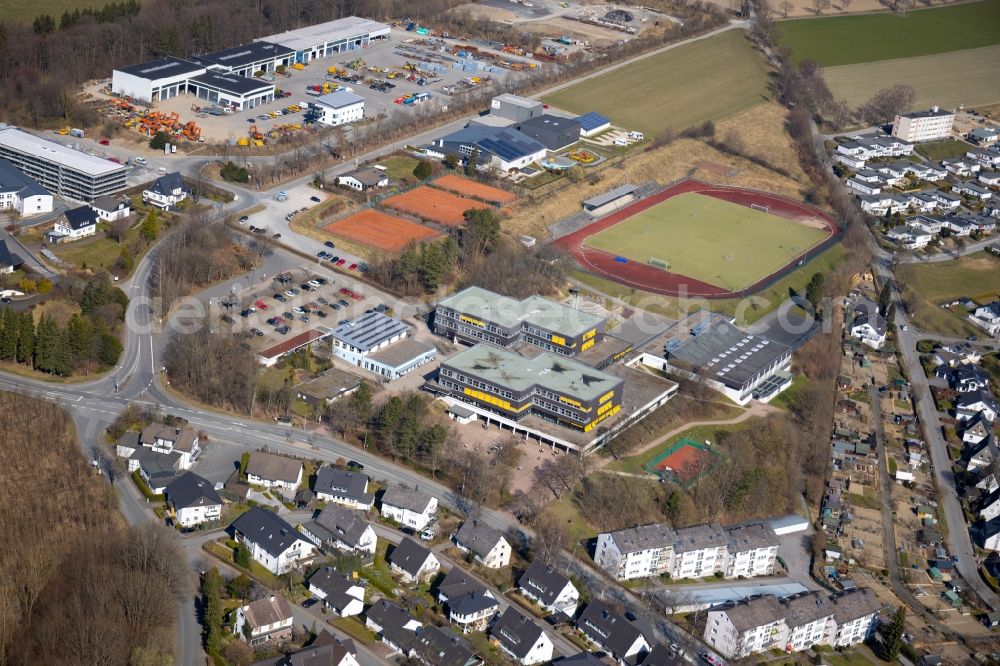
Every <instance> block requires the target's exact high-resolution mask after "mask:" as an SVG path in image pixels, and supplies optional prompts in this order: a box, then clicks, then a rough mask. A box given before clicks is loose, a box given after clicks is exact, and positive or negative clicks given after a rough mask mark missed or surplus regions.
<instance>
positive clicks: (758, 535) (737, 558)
mask: <svg viewBox="0 0 1000 666" xmlns="http://www.w3.org/2000/svg"><path fill="white" fill-rule="evenodd" d="M726 535H727V537H728V538H729V543H728V544H727V560H726V569H725V572H726V578H739V577H744V578H753V577H756V576H770V575H771V574H773V573H774V569H775V564H776V563H777V559H778V545H779V543H780V542H779V540H778V535H776V534H775V533H774V529H773V528H772V527H771V526H770V525H765V524H763V523H754V524H750V525H743V526H739V527H729V528H726Z"/></svg>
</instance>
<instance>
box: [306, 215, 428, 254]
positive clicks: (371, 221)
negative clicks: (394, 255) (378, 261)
mask: <svg viewBox="0 0 1000 666" xmlns="http://www.w3.org/2000/svg"><path fill="white" fill-rule="evenodd" d="M323 229H324V230H326V231H328V232H329V233H331V234H333V235H334V236H339V237H340V238H344V239H346V240H352V241H357V242H358V243H363V244H365V245H369V246H371V247H374V248H378V249H379V250H385V251H387V252H399V251H400V250H402V249H403V248H405V247H406V246H407V245H408V244H409V243H410V241H414V242H417V243H419V242H420V241H426V240H430V239H432V238H437V237H438V236H440V235H441V234H440V233H438V232H437V231H434V230H433V229H428V228H427V227H425V226H422V225H419V224H416V223H415V222H410V221H409V220H404V219H402V218H399V217H396V216H394V215H386V214H385V213H380V212H379V211H377V210H371V209H368V210H363V211H361V212H360V213H355V214H354V215H351V216H349V217H345V218H343V219H342V220H337V221H336V222H333V223H331V224H328V225H326V226H325V227H323Z"/></svg>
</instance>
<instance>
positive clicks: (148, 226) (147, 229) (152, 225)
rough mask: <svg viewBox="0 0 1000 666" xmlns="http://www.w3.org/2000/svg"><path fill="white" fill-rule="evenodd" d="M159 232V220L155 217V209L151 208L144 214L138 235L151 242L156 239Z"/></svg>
mask: <svg viewBox="0 0 1000 666" xmlns="http://www.w3.org/2000/svg"><path fill="white" fill-rule="evenodd" d="M159 233H160V222H159V220H158V219H157V218H156V211H155V210H151V211H149V214H148V215H146V219H145V220H143V221H142V226H140V227H139V235H141V236H142V237H143V238H145V239H146V240H147V241H149V242H150V243H152V242H153V241H155V240H156V237H157V236H158V235H159Z"/></svg>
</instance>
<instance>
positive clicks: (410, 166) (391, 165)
mask: <svg viewBox="0 0 1000 666" xmlns="http://www.w3.org/2000/svg"><path fill="white" fill-rule="evenodd" d="M378 163H379V164H381V165H382V166H384V167H385V170H386V173H388V174H389V177H390V178H405V177H407V176H411V177H412V176H413V170H414V169H415V168H416V167H417V160H416V159H415V158H413V157H408V156H406V155H393V156H392V157H387V158H385V159H384V160H379V161H378Z"/></svg>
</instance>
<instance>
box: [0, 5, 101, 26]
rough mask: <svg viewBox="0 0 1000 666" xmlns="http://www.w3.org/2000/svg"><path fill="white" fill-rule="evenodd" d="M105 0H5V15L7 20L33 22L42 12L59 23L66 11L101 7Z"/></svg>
mask: <svg viewBox="0 0 1000 666" xmlns="http://www.w3.org/2000/svg"><path fill="white" fill-rule="evenodd" d="M104 4H105V3H104V0H93V1H92V2H87V1H86V0H42V1H41V2H32V0H4V3H3V17H4V20H6V21H11V22H22V23H31V22H32V21H34V20H35V18H37V17H38V16H39V15H41V14H48V15H50V16H51V17H52V18H54V19H55V20H56V25H59V17H60V16H62V13H63V12H64V11H67V10H68V11H70V12H72V11H73V10H74V9H86V8H88V7H90V8H93V9H100V8H101V7H103V6H104Z"/></svg>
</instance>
